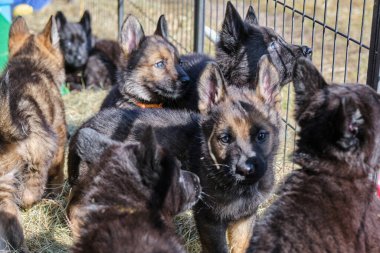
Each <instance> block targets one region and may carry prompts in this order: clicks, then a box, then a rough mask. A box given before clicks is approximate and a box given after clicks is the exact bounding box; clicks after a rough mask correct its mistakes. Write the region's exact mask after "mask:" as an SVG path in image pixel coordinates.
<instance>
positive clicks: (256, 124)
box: [68, 56, 281, 252]
mask: <svg viewBox="0 0 380 253" xmlns="http://www.w3.org/2000/svg"><path fill="white" fill-rule="evenodd" d="M259 73H260V74H259V78H258V84H257V89H256V91H252V90H249V89H238V88H236V87H233V86H232V87H227V84H226V82H225V80H224V78H223V75H222V73H221V71H220V69H219V68H218V66H217V65H216V64H215V63H214V62H209V63H208V65H207V66H206V68H205V70H204V71H203V73H202V75H201V78H200V83H199V91H198V93H199V96H200V100H199V104H198V108H199V109H200V112H201V113H200V114H197V113H194V112H188V111H180V110H168V109H166V110H163V109H149V110H141V109H140V110H120V109H112V110H103V111H101V112H100V113H98V114H97V115H96V116H95V117H93V118H92V119H90V120H89V121H88V122H87V123H85V124H84V125H83V126H82V128H83V127H88V128H92V129H94V130H96V131H97V132H99V133H101V134H104V135H106V136H109V137H110V138H112V139H114V140H117V141H125V140H128V139H129V140H130V139H132V140H133V139H134V135H135V134H136V133H139V132H140V131H139V128H140V126H141V125H148V126H152V127H153V130H154V131H155V134H156V136H157V140H158V143H160V145H162V146H163V147H164V148H166V149H167V150H171V151H173V152H174V154H175V155H176V157H178V158H179V159H180V160H181V162H182V163H183V164H184V165H185V166H186V167H187V168H189V169H190V170H191V171H192V172H195V173H196V174H197V175H198V176H199V178H200V181H201V185H202V189H203V192H204V193H205V197H204V198H202V201H200V202H198V203H197V204H196V206H195V207H194V215H195V220H196V222H197V227H198V231H199V234H200V238H201V242H202V247H203V251H204V252H228V247H227V240H226V230H227V228H228V236H229V242H230V245H231V248H233V249H234V252H242V251H244V250H245V249H246V248H247V247H248V243H249V239H250V237H251V230H252V226H253V220H254V216H255V213H256V210H257V207H258V205H259V204H260V203H261V202H262V201H263V200H264V198H265V197H266V196H267V195H268V194H269V193H270V191H271V189H272V187H273V183H274V176H273V161H274V156H275V154H276V151H277V148H278V144H279V131H280V129H279V126H280V120H281V118H280V114H279V112H278V106H279V89H280V85H279V75H278V73H277V71H276V69H275V67H274V66H273V65H272V64H271V63H270V62H269V58H268V57H267V56H263V59H262V60H261V61H260V70H259ZM77 141H78V140H77V137H76V135H75V136H74V137H73V139H72V140H71V142H70V147H69V150H70V151H69V166H68V169H69V180H70V183H71V184H72V185H73V186H74V187H73V190H72V192H73V193H74V196H73V197H75V195H76V194H78V193H77V189H78V188H79V187H80V185H81V184H82V182H83V181H85V180H86V178H88V176H87V175H89V173H90V172H88V170H89V169H88V165H87V164H86V163H85V162H83V161H82V159H81V158H80V151H78V150H77V148H76V142H77ZM74 203H75V202H74ZM238 250H240V251H238Z"/></svg>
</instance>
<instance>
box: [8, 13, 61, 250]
mask: <svg viewBox="0 0 380 253" xmlns="http://www.w3.org/2000/svg"><path fill="white" fill-rule="evenodd" d="M9 52H10V59H9V62H8V66H7V67H6V69H5V70H4V73H5V74H4V76H2V77H1V84H0V108H1V111H0V173H1V177H0V251H1V250H6V249H7V246H11V247H13V248H14V249H21V248H22V247H23V245H24V241H23V233H22V228H21V226H20V223H19V214H18V206H21V207H23V208H28V207H30V206H32V205H33V204H35V203H36V202H37V201H39V200H40V199H41V197H42V195H43V193H44V192H45V189H47V190H49V191H51V190H55V191H59V190H60V187H61V184H62V182H63V159H64V146H65V142H66V123H65V118H64V109H63V102H62V99H61V96H60V93H59V88H58V87H59V85H61V84H62V82H64V79H65V74H64V68H63V57H62V54H61V53H60V50H59V37H58V32H57V27H56V24H55V20H54V19H53V18H50V20H49V22H48V23H47V25H46V26H45V28H44V30H43V31H42V32H41V33H39V34H37V35H33V34H31V33H30V32H29V29H28V27H27V25H26V23H25V20H24V19H23V18H21V17H19V18H16V19H15V20H14V22H13V23H12V26H11V28H10V33H9ZM6 243H9V244H10V245H6Z"/></svg>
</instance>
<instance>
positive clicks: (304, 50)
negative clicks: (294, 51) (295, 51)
mask: <svg viewBox="0 0 380 253" xmlns="http://www.w3.org/2000/svg"><path fill="white" fill-rule="evenodd" d="M301 48H302V53H303V55H304V56H310V55H311V53H312V52H313V50H312V49H311V48H310V47H307V46H302V47H301Z"/></svg>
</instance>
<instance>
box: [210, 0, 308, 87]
mask: <svg viewBox="0 0 380 253" xmlns="http://www.w3.org/2000/svg"><path fill="white" fill-rule="evenodd" d="M219 37H220V40H219V42H218V43H217V46H216V62H217V63H218V65H219V67H220V68H221V70H222V72H223V74H224V77H225V78H226V81H227V83H229V84H233V85H236V86H239V87H241V86H248V87H251V88H255V87H253V86H252V85H254V83H255V82H254V81H255V79H256V75H257V73H258V71H257V68H258V67H257V66H258V62H259V60H260V58H261V56H263V55H264V54H269V55H270V56H271V60H272V62H273V64H274V65H275V66H276V68H277V70H278V72H279V74H280V83H281V85H285V84H287V83H289V82H290V81H291V77H292V73H293V66H294V63H295V61H296V59H297V58H298V57H300V56H310V55H311V52H312V51H311V49H310V48H309V47H307V46H298V45H292V44H289V43H287V42H286V41H285V40H284V39H283V38H282V37H281V36H280V35H279V34H277V33H276V32H275V31H274V30H273V29H272V28H269V27H265V26H260V25H259V23H258V20H257V18H256V14H255V11H254V9H253V7H252V6H250V7H249V9H248V12H247V15H246V18H245V20H244V21H243V20H242V18H241V17H240V15H239V13H238V12H237V10H236V9H235V7H234V6H233V5H232V3H231V2H230V1H229V2H228V3H227V9H226V14H225V17H224V21H223V24H222V29H221V31H220V33H219Z"/></svg>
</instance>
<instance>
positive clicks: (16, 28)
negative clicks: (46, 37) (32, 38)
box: [9, 16, 30, 54]
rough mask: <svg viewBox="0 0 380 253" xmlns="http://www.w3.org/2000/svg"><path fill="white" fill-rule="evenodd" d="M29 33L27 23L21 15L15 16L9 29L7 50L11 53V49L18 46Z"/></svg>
mask: <svg viewBox="0 0 380 253" xmlns="http://www.w3.org/2000/svg"><path fill="white" fill-rule="evenodd" d="M29 35H30V31H29V28H28V25H27V24H26V22H25V19H24V18H23V17H20V16H19V17H17V18H15V19H14V21H13V23H12V25H11V28H10V29H9V52H10V54H13V51H14V50H16V48H18V45H21V44H22V42H23V41H24V38H26V37H27V36H29Z"/></svg>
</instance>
